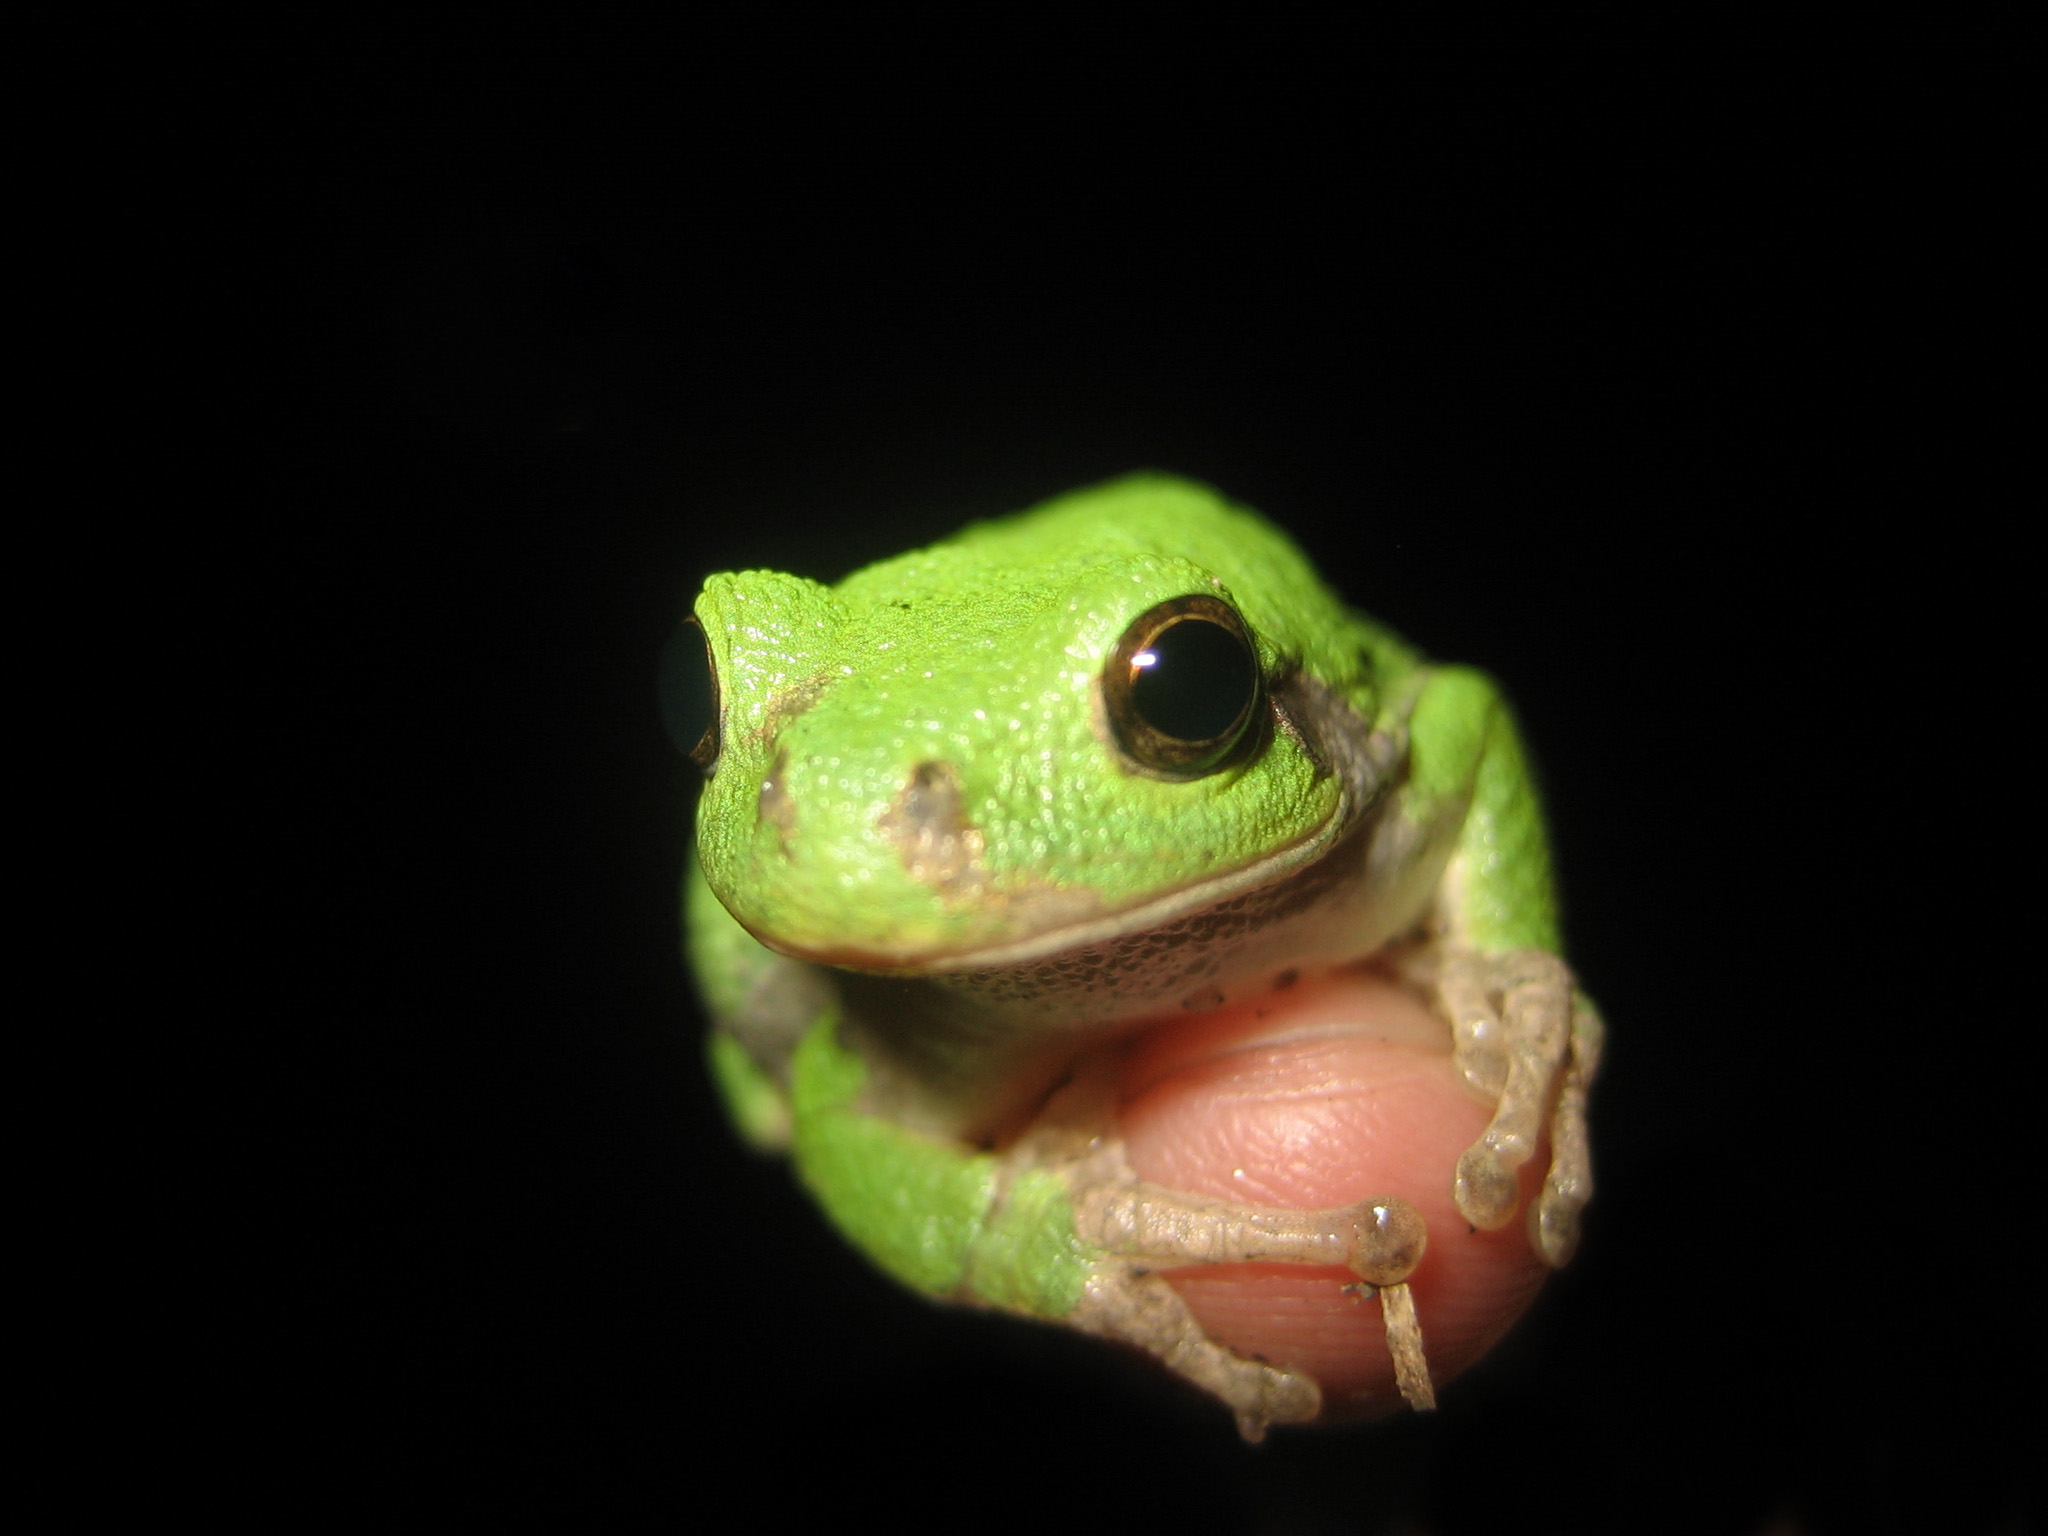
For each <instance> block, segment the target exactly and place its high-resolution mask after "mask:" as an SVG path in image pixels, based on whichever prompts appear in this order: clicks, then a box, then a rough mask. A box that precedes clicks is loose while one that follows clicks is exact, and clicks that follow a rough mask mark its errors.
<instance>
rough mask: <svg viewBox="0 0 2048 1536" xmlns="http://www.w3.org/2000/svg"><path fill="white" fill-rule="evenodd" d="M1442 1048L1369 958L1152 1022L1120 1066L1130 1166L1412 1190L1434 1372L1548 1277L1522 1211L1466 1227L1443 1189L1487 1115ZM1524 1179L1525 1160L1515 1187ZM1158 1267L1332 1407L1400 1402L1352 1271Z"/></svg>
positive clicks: (1449, 1367) (1317, 1195) (1212, 1183)
mask: <svg viewBox="0 0 2048 1536" xmlns="http://www.w3.org/2000/svg"><path fill="white" fill-rule="evenodd" d="M1450 1051H1451V1043H1450V1036H1449V1031H1448V1029H1447V1028H1446V1027H1445V1026H1444V1025H1443V1023H1442V1022H1441V1021H1440V1020H1438V1019H1436V1018H1435V1017H1434V1016H1433V1015H1431V1014H1430V1013H1429V1012H1428V1010H1427V1009H1426V1008H1425V1007H1424V1006H1423V1005H1422V1003H1421V1002H1420V1001H1419V1000H1418V999H1416V998H1415V997H1414V996H1413V995H1412V994H1410V993H1408V992H1407V991H1405V990H1403V989H1401V988H1399V987H1397V986H1395V985H1394V984H1393V983H1391V982H1389V981H1387V980H1386V979H1385V978H1383V977H1381V976H1378V975H1376V974H1373V973H1369V972H1368V973H1355V974H1349V975H1343V976H1339V977H1333V978H1330V979H1329V980H1327V981H1324V982H1322V983H1320V984H1317V985H1314V986H1303V987H1302V988H1301V989H1300V993H1299V995H1298V996H1295V995H1290V996H1289V997H1288V998H1287V999H1286V1000H1285V1002H1284V1003H1280V1004H1276V1002H1275V1001H1274V1000H1273V999H1267V1000H1264V1001H1263V1002H1262V1003H1261V1004H1259V1005H1256V1006H1249V1007H1246V1008H1243V1009H1238V1010H1231V1011H1228V1012H1226V1013H1223V1014H1219V1015H1217V1016H1215V1017H1213V1018H1208V1019H1204V1020H1203V1021H1202V1022H1201V1024H1200V1025H1199V1026H1198V1027H1197V1028H1195V1029H1186V1030H1172V1029H1168V1030H1162V1031H1159V1032H1157V1033H1156V1034H1155V1035H1154V1036H1151V1037H1148V1038H1146V1039H1145V1040H1142V1041H1140V1042H1138V1044H1137V1045H1136V1046H1135V1047H1134V1048H1133V1050H1132V1051H1131V1052H1130V1054H1129V1056H1128V1057H1127V1058H1126V1061H1125V1065H1124V1076H1123V1087H1124V1098H1123V1106H1122V1111H1121V1120H1122V1125H1123V1130H1124V1134H1125V1137H1126V1140H1127V1143H1128V1149H1129V1156H1130V1159H1131V1162H1132V1165H1133V1166H1134V1167H1135V1168H1136V1169H1137V1170H1138V1172H1139V1173H1140V1175H1141V1176H1143V1177H1144V1178H1146V1179H1149V1180H1151V1181H1153V1182H1156V1183H1160V1184H1164V1185H1167V1186H1169V1187H1172V1188H1178V1189H1183V1190H1186V1191H1188V1192H1190V1193H1194V1194H1202V1195H1211V1196H1216V1197H1219V1198H1224V1199H1232V1200H1239V1201H1258V1202H1270V1203H1273V1204H1277V1205H1283V1206H1292V1207H1300V1208H1315V1207H1323V1206H1333V1205H1340V1204H1344V1203H1347V1202H1350V1201H1355V1200H1360V1199H1365V1198H1371V1197H1375V1196H1382V1195H1392V1196H1397V1197H1399V1198H1401V1199H1405V1200H1407V1201H1409V1202H1411V1203H1412V1204H1414V1205H1415V1206H1416V1207H1417V1209H1419V1210H1420V1211H1421V1212H1422V1213H1423V1215H1424V1217H1425V1219H1426V1220H1427V1221H1428V1224H1429V1240H1430V1247H1429V1251H1428V1253H1427V1254H1426V1255H1425V1256H1424V1258H1423V1260H1422V1264H1421V1266H1420V1267H1419V1268H1418V1269H1417V1270H1416V1272H1415V1275H1414V1277H1413V1282H1412V1283H1413V1288H1414V1296H1415V1302H1416V1307H1417V1311H1418V1313H1419V1315H1420V1318H1421V1324H1422V1330H1423V1337H1424V1340H1425V1342H1426V1345H1427V1349H1428V1355H1429V1362H1430V1367H1431V1371H1432V1374H1433V1375H1434V1377H1435V1380H1436V1382H1437V1384H1438V1385H1439V1386H1441V1385H1443V1384H1445V1383H1446V1382H1448V1381H1449V1380H1450V1379H1451V1378H1452V1377H1454V1376H1455V1375H1457V1374H1458V1373H1459V1372H1460V1371H1462V1370H1463V1369H1464V1368H1465V1367H1466V1366H1468V1365H1470V1364H1471V1363H1473V1362H1474V1361H1475V1360H1477V1359H1478V1358H1479V1357H1480V1356H1481V1355H1483V1354H1484V1353H1485V1352H1486V1350H1487V1349H1488V1348H1490V1347H1491V1346H1492V1344H1493V1343H1494V1342H1495V1341H1496V1340H1497V1339H1498V1338H1499V1337H1500V1336H1501V1335H1502V1334H1503V1333H1505V1332H1506V1331H1507V1329H1508V1328H1509V1326H1511V1325H1512V1324H1513V1322H1514V1321H1515V1319H1516V1318H1518V1317H1519V1316H1520V1315H1521V1313H1522V1312H1523V1311H1524V1310H1526V1308H1527V1307H1528V1305H1529V1303H1530V1302H1531V1301H1533V1300H1534V1298H1535V1295H1536V1292H1537V1290H1538V1289H1539V1287H1540V1286H1541V1285H1542V1283H1543V1280H1544V1278H1545V1275H1546V1274H1547V1270H1546V1268H1545V1266H1544V1264H1543V1262H1542V1261H1541V1259H1540V1258H1538V1257H1537V1255H1536V1254H1535V1253H1534V1252H1533V1250H1532V1249H1531V1248H1530V1246H1529V1243H1528V1240H1527V1238H1526V1237H1525V1236H1524V1233H1523V1228H1522V1223H1521V1222H1519V1221H1516V1222H1513V1223H1510V1224H1509V1225H1508V1226H1507V1227H1506V1228H1504V1229H1502V1230H1501V1231H1498V1232H1478V1231H1475V1230H1473V1229H1472V1227H1471V1226H1470V1224H1469V1223H1468V1222H1467V1221H1466V1220H1465V1219H1464V1217H1462V1216H1461V1215H1460V1214H1459V1213H1458V1211H1457V1208H1456V1206H1455V1204H1454V1202H1453V1199H1452V1193H1451V1187H1450V1174H1449V1170H1450V1169H1451V1168H1452V1167H1453V1166H1454V1165H1455V1163H1456V1161H1457V1157H1458V1153H1459V1151H1460V1150H1461V1149H1462V1148H1463V1147H1465V1146H1466V1145H1468V1144H1469V1143H1470V1142H1471V1140H1472V1138H1473V1137H1474V1136H1476V1135H1477V1134H1478V1133H1479V1132H1480V1131H1482V1130H1483V1129H1484V1127H1485V1124H1486V1118H1487V1117H1486V1110H1485V1107H1484V1106H1483V1105H1481V1104H1479V1103H1477V1102H1476V1101H1475V1100H1474V1098H1473V1096H1472V1094H1471V1093H1470V1092H1469V1091H1468V1089H1467V1088H1466V1086H1465V1084H1464V1082H1463V1080H1462V1078H1461V1076H1460V1075H1459V1073H1458V1072H1457V1071H1456V1069H1455V1067H1454V1066H1453V1064H1452V1061H1451V1054H1450ZM1537 1166H1540V1162H1537V1163H1532V1164H1531V1168H1532V1169H1533V1168H1534V1167H1537ZM1534 1192H1535V1183H1534V1180H1533V1179H1532V1178H1531V1177H1529V1176H1528V1171H1527V1170H1525V1177H1524V1180H1523V1197H1524V1199H1525V1200H1526V1199H1528V1198H1529V1197H1531V1196H1532V1195H1533V1194H1534ZM1168 1278H1169V1280H1170V1282H1171V1283H1172V1284H1173V1285H1174V1287H1175V1289H1176V1290H1178V1291H1179V1292H1180V1294H1181V1295H1182V1297H1183V1298H1184V1299H1185V1300H1186V1301H1187V1303H1188V1305H1189V1306H1190V1307H1191V1308H1192V1309H1193V1310H1194V1311H1195V1313H1196V1315H1197V1316H1198V1317H1199V1318H1200V1319H1201V1322H1202V1325H1203V1327H1204V1328H1205V1329H1206V1330H1207V1331H1208V1332H1209V1333H1210V1335H1211V1336H1212V1337H1214V1338H1216V1339H1218V1340H1220V1341H1222V1342H1224V1343H1227V1344H1228V1345H1229V1346H1230V1347H1231V1348H1233V1349H1236V1350H1238V1351H1239V1352H1241V1353H1243V1354H1246V1355H1250V1356H1253V1357H1257V1358H1264V1359H1267V1360H1271V1361H1273V1362H1275V1363H1277V1364H1283V1365H1289V1366H1295V1367H1298V1368H1300V1369H1304V1370H1307V1371H1310V1372H1311V1373H1313V1374H1314V1375H1315V1376H1316V1377H1317V1378H1318V1379H1319V1380H1320V1381H1321V1382H1322V1383H1323V1386H1324V1390H1325V1393H1326V1397H1327V1400H1328V1402H1329V1403H1330V1404H1331V1406H1332V1407H1333V1408H1341V1409H1346V1410H1348V1411H1350V1412H1352V1413H1354V1414H1356V1413H1361V1412H1362V1413H1366V1414H1374V1413H1381V1412H1391V1411H1393V1409H1395V1408H1396V1407H1397V1406H1398V1405H1399V1403H1400V1397H1399V1395H1398V1393H1397V1392H1396V1390H1395V1387H1394V1373H1393V1365H1392V1361H1391V1359H1390V1358H1389V1356H1388V1353H1387V1345H1386V1336H1385V1332H1384V1328H1383V1325H1382V1320H1381V1316H1380V1309H1379V1306H1378V1303H1377V1301H1376V1300H1374V1299H1369V1298H1365V1297H1363V1296H1361V1295H1360V1294H1359V1292H1358V1289H1357V1287H1356V1277H1355V1276H1353V1275H1351V1274H1349V1273H1348V1272H1346V1271H1343V1270H1338V1269H1321V1268H1310V1267H1307V1266H1298V1265H1297V1266H1289V1265H1282V1264H1256V1265H1253V1264H1245V1265H1228V1266H1214V1267H1208V1268H1189V1269H1182V1270H1177V1271H1174V1272H1173V1273H1172V1274H1171V1275H1170V1276H1169V1277H1168Z"/></svg>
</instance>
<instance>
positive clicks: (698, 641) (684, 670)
mask: <svg viewBox="0 0 2048 1536" xmlns="http://www.w3.org/2000/svg"><path fill="white" fill-rule="evenodd" d="M658 686H659V688H660V692H661V724H662V728H663V729H664V730H666V731H667V732H668V739H669V740H670V741H672V742H674V743H675V744H676V750H677V751H678V752H680V753H682V754H683V756H685V757H688V756H690V754H691V753H693V752H695V751H696V750H697V743H698V742H700V741H702V740H703V739H704V733H705V732H706V731H708V730H709V729H710V728H711V725H712V714H713V713H714V711H716V710H717V708H718V693H717V689H716V686H715V685H714V684H713V682H712V680H711V648H710V647H709V646H707V645H706V644H705V643H704V631H703V630H701V629H699V628H698V627H697V626H696V625H694V624H678V625H677V626H676V631H675V633H674V634H672V635H670V636H669V638H668V644H667V645H665V646H663V647H662V648H661V677H660V681H659V684H658Z"/></svg>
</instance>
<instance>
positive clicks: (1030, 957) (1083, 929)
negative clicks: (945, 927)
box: [754, 807, 1354, 976]
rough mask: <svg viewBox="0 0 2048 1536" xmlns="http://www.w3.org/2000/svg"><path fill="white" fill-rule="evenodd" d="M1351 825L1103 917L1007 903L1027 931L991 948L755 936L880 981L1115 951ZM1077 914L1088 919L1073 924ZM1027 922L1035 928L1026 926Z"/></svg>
mask: <svg viewBox="0 0 2048 1536" xmlns="http://www.w3.org/2000/svg"><path fill="white" fill-rule="evenodd" d="M1353 821H1354V818H1353V817H1351V816H1349V815H1347V814H1345V810H1344V808H1342V807H1340V808H1339V810H1338V811H1337V812H1336V813H1335V814H1333V815H1331V816H1330V817H1329V818H1328V819H1327V820H1326V821H1324V822H1323V823H1322V824H1321V825H1319V826H1317V827H1316V828H1314V829H1313V830H1311V831H1310V832H1308V833H1307V834H1306V835H1304V836H1302V837H1300V838H1298V839H1296V840H1295V841H1294V842H1292V843H1288V844H1286V845H1284V846H1282V847H1280V848H1276V849H1274V850H1273V851H1272V852H1270V853H1268V854H1266V855H1265V856H1263V857H1262V858H1258V859H1255V860H1253V861H1252V862H1251V863H1249V864H1244V865H1240V866H1239V867H1237V868H1236V869H1232V870H1228V871H1225V872H1224V873H1222V874H1218V875H1212V876H1210V877H1209V878H1207V879H1204V880H1198V881H1195V882H1194V883H1192V884H1189V885H1184V886H1181V887H1179V888H1178V889H1175V890H1172V891H1169V892H1166V893H1165V894H1163V895H1158V896H1153V897H1149V898H1147V899H1145V900H1142V901H1138V902H1134V903H1132V904H1131V905H1129V906H1124V907H1119V908H1115V909H1112V910H1109V911H1104V910H1103V909H1102V907H1101V905H1100V903H1099V902H1098V901H1097V900H1095V899H1094V897H1093V895H1092V893H1090V894H1088V895H1085V896H1084V895H1080V894H1078V893H1071V892H1062V893H1045V894H1044V895H1034V896H1033V897H1030V898H1027V899H1024V900H1020V901H1016V902H1013V903H1012V904H1011V906H1012V910H1013V913H1014V912H1016V911H1017V910H1019V909H1021V910H1022V911H1023V912H1024V913H1025V914H1027V918H1026V921H1024V922H1021V923H1018V924H1017V925H1016V926H1019V927H1025V928H1028V929H1029V931H1028V932H1025V933H1023V934H1021V935H1018V936H1016V937H1006V938H1004V939H1001V940H999V941H997V942H994V943H981V944H972V945H967V946H963V947H960V948H947V947H943V946H939V945H933V946H930V947H923V946H906V947H904V948H902V949H885V948H881V947H878V946H872V945H859V946H854V945H848V944H845V943H837V944H820V945H806V944H801V943H791V942H790V941H789V940H788V939H787V938H785V937H782V936H780V935H773V934H763V933H756V934H755V935H754V936H755V937H756V938H758V939H760V940H761V942H762V943H764V944H766V945H767V946H768V947H769V948H771V949H775V950H779V951H780V952H781V953H783V954H785V955H789V956H791V957H792V958H794V959H798V960H808V961H811V962H813V963H815V964H818V965H829V966H834V967H837V968H839V969H842V970H850V971H865V972H869V973H872V974H876V975H884V976H933V975H958V974H960V973H962V972H973V971H992V970H1003V969H1007V968H1010V967H1014V966H1028V965H1036V964H1039V963H1041V962H1043V961H1045V960H1048V959H1052V958H1054V957H1056V956H1059V955H1064V954H1069V953H1072V952H1074V951H1077V950H1086V949H1093V948H1098V947H1100V946H1103V945H1107V944H1113V943H1115V942H1116V941H1117V940H1119V939H1123V938H1127V937H1129V936H1130V935H1132V934H1141V933H1150V932H1153V931H1154V930H1156V929H1159V928H1163V927H1165V926H1167V925H1168V924H1171V923H1174V922H1178V921H1180V920H1181V919H1183V918H1187V917H1190V916H1192V915H1194V914H1196V913H1199V912H1202V911H1204V910H1206V909H1208V908H1211V907H1215V906H1219V905H1221V904H1222V903H1224V902H1227V901H1231V900H1234V899H1236V898H1238V897H1241V896H1245V895H1248V894H1250V893H1251V892H1254V891H1259V890H1263V889H1265V888H1266V887H1268V886H1272V885H1277V884H1279V883H1280V882H1281V881H1284V880H1287V879H1289V878H1290V877H1292V876H1294V875H1297V874H1299V873H1300V872H1301V871H1303V870H1305V869H1307V868H1309V867H1310V866H1312V865H1313V864H1315V863H1316V862H1317V861H1318V860H1319V859H1321V858H1323V857H1324V856H1325V855H1326V854H1328V853H1329V851H1330V849H1331V848H1332V847H1333V846H1334V845H1335V844H1336V843H1337V841H1338V840H1339V839H1340V838H1341V837H1342V836H1343V835H1344V833H1345V832H1346V831H1347V830H1349V828H1350V827H1351V825H1352V824H1353ZM1077 911H1078V912H1085V914H1086V915H1085V916H1076V915H1075V914H1076V913H1077ZM1031 918H1036V919H1037V921H1036V922H1032V921H1030V920H1029V919H1031Z"/></svg>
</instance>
